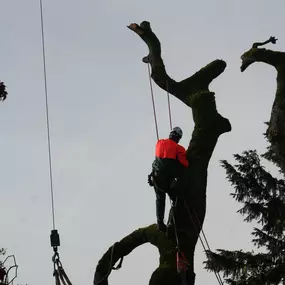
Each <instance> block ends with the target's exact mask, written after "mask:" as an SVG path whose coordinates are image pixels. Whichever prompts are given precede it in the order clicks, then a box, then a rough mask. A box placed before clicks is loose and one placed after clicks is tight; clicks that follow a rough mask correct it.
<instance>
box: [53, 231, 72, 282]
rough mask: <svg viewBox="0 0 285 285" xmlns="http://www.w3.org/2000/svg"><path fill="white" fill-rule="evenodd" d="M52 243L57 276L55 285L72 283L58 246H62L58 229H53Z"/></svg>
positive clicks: (55, 275)
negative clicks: (61, 259)
mask: <svg viewBox="0 0 285 285" xmlns="http://www.w3.org/2000/svg"><path fill="white" fill-rule="evenodd" d="M50 245H51V247H52V248H53V251H54V254H53V257H52V262H53V276H54V278H55V285H61V284H63V285H72V283H71V281H70V280H69V278H68V276H67V275H66V273H65V270H64V269H63V266H62V263H61V261H60V258H59V253H58V247H59V246H60V238H59V234H58V231H57V230H56V229H54V230H52V231H51V234H50Z"/></svg>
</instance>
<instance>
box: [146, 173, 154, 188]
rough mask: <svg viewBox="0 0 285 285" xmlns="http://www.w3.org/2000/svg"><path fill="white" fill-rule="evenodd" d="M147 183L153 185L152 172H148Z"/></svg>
mask: <svg viewBox="0 0 285 285" xmlns="http://www.w3.org/2000/svg"><path fill="white" fill-rule="evenodd" d="M147 183H148V184H149V186H151V187H152V186H153V185H154V184H153V181H152V174H149V175H148V177H147Z"/></svg>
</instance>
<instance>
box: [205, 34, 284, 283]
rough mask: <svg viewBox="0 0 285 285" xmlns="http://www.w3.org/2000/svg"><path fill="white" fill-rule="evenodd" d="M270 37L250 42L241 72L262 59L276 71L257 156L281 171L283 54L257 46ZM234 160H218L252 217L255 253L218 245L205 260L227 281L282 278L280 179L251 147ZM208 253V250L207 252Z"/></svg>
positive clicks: (243, 210)
mask: <svg viewBox="0 0 285 285" xmlns="http://www.w3.org/2000/svg"><path fill="white" fill-rule="evenodd" d="M269 42H272V43H276V39H275V38H274V37H271V38H270V39H269V40H267V41H265V42H263V43H255V44H253V47H252V48H251V49H250V50H249V51H247V52H246V53H244V54H243V56H242V57H241V58H242V66H241V71H242V72H243V71H244V70H245V69H246V68H247V67H248V66H249V65H250V64H252V63H254V62H264V63H266V64H269V65H271V66H273V67H274V68H275V69H276V70H277V91H276V95H275V100H274V103H273V107H272V112H271V118H270V122H269V123H267V125H268V128H267V131H266V134H265V137H266V138H267V140H268V141H269V144H270V145H269V147H268V150H267V152H266V153H265V154H263V155H261V157H263V158H265V159H266V160H268V161H271V162H273V163H274V164H275V165H276V166H277V167H278V169H279V172H280V173H281V175H282V177H283V178H284V175H285V53H283V52H277V51H272V50H267V49H263V48H262V49H261V48H258V46H261V45H264V44H267V43H269ZM234 157H235V159H236V161H237V162H238V163H237V164H236V165H232V164H230V163H228V162H227V161H225V160H223V161H222V166H223V167H224V168H225V169H226V173H227V178H228V180H229V181H230V182H231V183H232V184H233V185H234V188H235V193H233V194H232V196H233V197H234V198H235V199H236V201H238V202H240V203H242V204H243V207H242V208H241V209H240V210H239V211H238V212H239V213H240V214H242V215H244V216H245V221H246V222H251V221H256V222H257V223H258V224H259V225H260V226H259V227H255V228H254V230H253V232H252V235H253V239H252V242H253V244H254V245H255V246H256V247H257V248H260V249H261V250H260V251H259V252H258V253H254V252H244V251H243V250H236V251H228V250H222V249H219V250H217V252H216V253H213V254H212V255H210V256H211V259H210V260H209V261H207V262H205V263H206V268H208V269H209V270H213V269H218V270H219V271H221V272H223V273H224V276H225V277H226V278H227V279H226V281H227V282H228V283H229V284H251V285H255V284H284V283H285V258H284V256H285V236H284V231H285V181H284V179H278V178H275V177H273V176H272V175H271V174H270V173H269V172H268V171H266V170H265V168H264V167H263V166H262V165H261V162H260V157H259V155H258V154H257V151H256V150H250V151H245V152H243V153H242V155H238V154H235V155H234ZM208 253H209V252H208Z"/></svg>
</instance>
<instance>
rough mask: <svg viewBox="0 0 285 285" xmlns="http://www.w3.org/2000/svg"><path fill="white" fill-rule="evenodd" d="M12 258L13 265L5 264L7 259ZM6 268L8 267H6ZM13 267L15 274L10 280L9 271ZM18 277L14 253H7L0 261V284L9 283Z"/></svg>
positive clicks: (7, 284)
mask: <svg viewBox="0 0 285 285" xmlns="http://www.w3.org/2000/svg"><path fill="white" fill-rule="evenodd" d="M10 259H12V260H13V265H11V266H7V265H6V263H7V262H8V260H10ZM7 268H8V269H7ZM13 268H15V274H14V276H13V278H12V279H11V280H9V275H10V274H9V273H10V272H11V270H12V269H13ZM17 277H18V265H17V262H16V258H15V256H14V255H9V256H7V257H6V258H5V260H4V261H3V262H1V261H0V285H9V284H11V283H13V281H14V280H15V279H16V278H17Z"/></svg>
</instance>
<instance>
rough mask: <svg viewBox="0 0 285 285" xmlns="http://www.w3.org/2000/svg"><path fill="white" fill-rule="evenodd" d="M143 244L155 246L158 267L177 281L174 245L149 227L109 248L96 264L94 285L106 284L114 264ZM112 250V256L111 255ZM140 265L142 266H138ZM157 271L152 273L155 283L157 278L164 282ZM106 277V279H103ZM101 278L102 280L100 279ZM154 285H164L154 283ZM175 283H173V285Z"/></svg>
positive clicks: (160, 233) (135, 232) (155, 229)
mask: <svg viewBox="0 0 285 285" xmlns="http://www.w3.org/2000/svg"><path fill="white" fill-rule="evenodd" d="M144 243H151V244H152V245H154V246H156V247H157V248H158V250H159V253H160V262H159V263H160V266H163V267H164V268H167V270H168V271H169V272H171V274H172V275H173V278H174V279H175V280H176V279H177V276H176V275H177V274H176V263H175V253H176V244H175V243H174V242H173V241H172V240H170V239H167V238H166V235H165V234H163V233H162V232H159V231H158V230H157V227H156V225H150V226H148V227H145V228H140V229H138V230H136V231H134V232H132V233H131V234H129V235H128V236H126V237H124V238H123V239H122V240H121V241H119V242H117V243H115V244H114V248H113V246H112V247H110V248H109V249H108V250H107V252H106V253H105V254H104V255H103V257H102V258H101V259H100V261H99V262H98V265H97V267H96V272H95V276H94V285H95V284H97V283H98V282H99V281H101V280H104V281H102V282H100V284H101V285H107V284H108V276H109V274H110V273H111V271H110V269H111V268H112V267H113V266H114V265H115V264H116V262H117V261H118V260H119V259H120V258H121V257H124V256H127V255H128V254H130V253H131V252H132V251H133V250H134V249H135V248H136V247H138V246H140V245H142V244H144ZM112 248H113V254H112V256H111V253H112ZM140 265H142V264H140ZM138 266H139V264H138ZM158 271H159V269H157V270H156V271H155V273H154V275H155V276H152V279H153V278H156V282H157V278H158V277H157V276H160V278H162V281H165V280H164V279H165V277H163V276H162V275H163V274H162V275H161V274H158ZM105 276H106V278H104V277H105ZM168 277H169V276H168ZM102 278H103V279H102ZM156 284H164V283H163V282H162V283H156ZM175 284H176V283H173V285H175Z"/></svg>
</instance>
